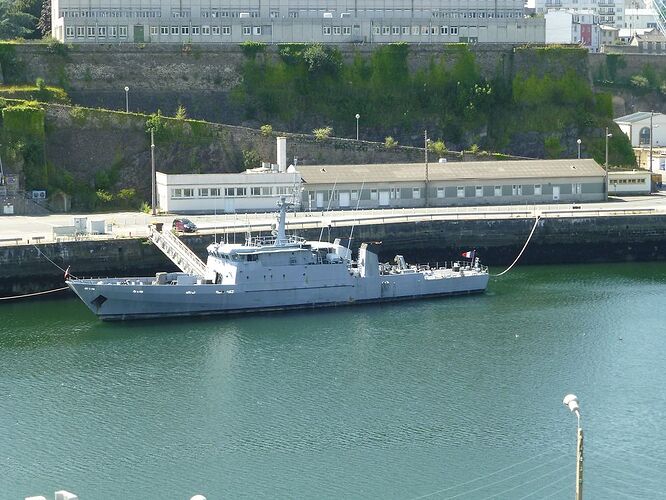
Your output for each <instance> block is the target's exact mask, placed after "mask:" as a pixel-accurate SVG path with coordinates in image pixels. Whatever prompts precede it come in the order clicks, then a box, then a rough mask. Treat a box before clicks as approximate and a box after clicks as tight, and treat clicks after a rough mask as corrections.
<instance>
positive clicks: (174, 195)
mask: <svg viewBox="0 0 666 500" xmlns="http://www.w3.org/2000/svg"><path fill="white" fill-rule="evenodd" d="M171 197H172V198H182V197H183V190H182V189H172V190H171Z"/></svg>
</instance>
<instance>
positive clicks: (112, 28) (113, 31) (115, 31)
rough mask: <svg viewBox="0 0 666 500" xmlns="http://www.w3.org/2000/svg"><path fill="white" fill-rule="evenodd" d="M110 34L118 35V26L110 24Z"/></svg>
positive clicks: (112, 35)
mask: <svg viewBox="0 0 666 500" xmlns="http://www.w3.org/2000/svg"><path fill="white" fill-rule="evenodd" d="M109 36H111V37H116V36H118V26H109Z"/></svg>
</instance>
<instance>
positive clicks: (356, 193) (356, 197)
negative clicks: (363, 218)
mask: <svg viewBox="0 0 666 500" xmlns="http://www.w3.org/2000/svg"><path fill="white" fill-rule="evenodd" d="M351 199H352V201H357V200H358V191H356V189H352V192H351Z"/></svg>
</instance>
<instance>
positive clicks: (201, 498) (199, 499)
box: [190, 495, 206, 500]
mask: <svg viewBox="0 0 666 500" xmlns="http://www.w3.org/2000/svg"><path fill="white" fill-rule="evenodd" d="M190 500H206V497H205V496H203V495H194V496H193V497H192V498H190Z"/></svg>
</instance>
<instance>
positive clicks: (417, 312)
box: [0, 263, 666, 500]
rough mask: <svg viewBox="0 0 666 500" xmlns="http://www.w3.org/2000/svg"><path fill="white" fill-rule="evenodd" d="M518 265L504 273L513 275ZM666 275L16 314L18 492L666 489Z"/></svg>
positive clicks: (6, 318) (1, 394) (508, 279)
mask: <svg viewBox="0 0 666 500" xmlns="http://www.w3.org/2000/svg"><path fill="white" fill-rule="evenodd" d="M495 271H499V270H495ZM665 302H666V264H663V263H659V264H651V263H641V264H614V265H598V266H597V265H573V266H548V267H527V266H525V267H518V268H516V269H515V270H513V271H512V272H510V273H509V274H507V275H506V276H503V277H501V278H494V279H491V282H490V285H489V289H488V292H487V293H486V294H484V295H478V296H470V297H459V298H446V299H436V300H421V301H415V302H403V303H394V304H388V305H376V306H361V307H350V308H336V309H328V310H316V311H315V310H308V311H299V312H288V313H281V314H262V315H250V316H247V317H243V316H238V317H216V318H203V319H182V320H165V321H147V322H146V321H142V322H131V323H102V322H100V321H99V320H97V319H96V318H95V317H94V316H93V315H92V314H91V313H90V312H89V311H88V309H87V308H86V307H85V305H83V304H82V303H80V302H79V301H78V300H77V299H75V298H73V297H72V296H66V297H64V298H58V299H50V300H42V301H38V302H35V301H31V302H12V303H8V302H5V303H1V302H0V315H1V317H2V321H1V322H0V499H22V498H24V497H25V496H29V495H37V494H42V495H46V496H47V497H51V496H52V494H53V492H54V491H55V490H59V489H66V490H69V491H72V492H75V493H77V494H78V495H79V497H80V498H81V499H82V500H91V499H95V500H96V499H116V498H118V499H120V498H128V499H139V498H141V499H188V498H190V496H192V495H194V494H196V493H201V494H204V495H206V496H207V498H208V500H214V499H222V498H225V499H232V498H233V499H241V498H247V499H257V498H270V499H274V498H284V499H297V498H299V499H300V498H304V499H310V498H312V499H315V498H317V499H320V498H324V499H326V498H330V499H340V498H344V499H374V498H377V499H400V500H416V499H422V498H428V499H451V498H460V499H479V500H480V499H486V498H496V499H512V500H513V499H523V498H530V499H544V498H554V499H571V498H573V495H574V479H575V468H576V463H575V453H576V451H575V445H576V418H575V416H574V415H573V414H571V413H570V412H569V411H568V409H567V408H565V407H564V406H563V404H562V398H563V397H564V396H565V395H566V394H568V393H575V394H576V395H577V396H578V398H579V400H580V404H581V413H582V414H581V417H582V418H581V424H582V427H583V429H584V431H585V460H584V464H585V472H584V492H585V497H586V498H588V499H614V498H640V499H660V498H666V432H664V430H663V429H664V422H665V421H666V326H665V321H664V320H665V317H666V315H665V313H664V303H665Z"/></svg>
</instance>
